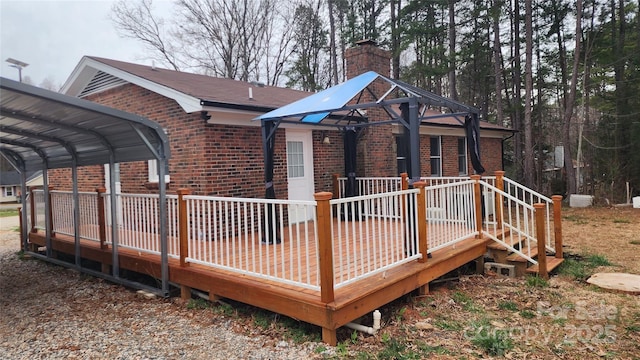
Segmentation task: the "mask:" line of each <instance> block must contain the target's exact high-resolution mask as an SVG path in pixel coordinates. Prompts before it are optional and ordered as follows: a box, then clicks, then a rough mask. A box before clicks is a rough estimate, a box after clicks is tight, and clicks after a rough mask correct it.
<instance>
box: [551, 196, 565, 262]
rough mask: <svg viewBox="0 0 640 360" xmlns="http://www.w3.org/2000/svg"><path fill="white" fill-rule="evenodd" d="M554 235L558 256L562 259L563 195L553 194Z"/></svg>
mask: <svg viewBox="0 0 640 360" xmlns="http://www.w3.org/2000/svg"><path fill="white" fill-rule="evenodd" d="M551 200H553V235H554V239H555V241H556V258H558V259H562V258H563V254H562V195H553V196H552V197H551Z"/></svg>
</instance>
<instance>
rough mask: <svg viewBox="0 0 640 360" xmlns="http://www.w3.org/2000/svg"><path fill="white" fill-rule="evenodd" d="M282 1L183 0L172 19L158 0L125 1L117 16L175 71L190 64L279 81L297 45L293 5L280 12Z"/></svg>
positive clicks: (120, 26)
mask: <svg viewBox="0 0 640 360" xmlns="http://www.w3.org/2000/svg"><path fill="white" fill-rule="evenodd" d="M276 3H277V1H276V0H255V1H250V0H177V1H176V4H175V9H176V12H175V13H174V15H173V16H172V18H171V22H165V20H164V19H159V18H157V17H155V16H154V14H153V11H152V10H153V3H152V0H137V1H126V0H120V1H119V2H118V3H116V4H115V5H114V6H113V7H112V16H111V18H112V21H113V22H114V24H115V25H116V27H117V28H118V30H119V31H120V32H121V33H122V34H123V36H126V37H130V38H133V39H136V40H139V41H140V42H142V43H143V44H145V46H146V47H147V49H148V50H149V53H150V54H151V56H152V58H154V59H158V60H160V61H161V62H162V63H165V64H168V65H169V66H171V67H172V68H174V69H175V70H181V69H185V68H187V67H190V68H195V69H197V70H196V71H199V72H203V73H206V74H209V75H213V76H219V77H227V78H232V79H239V80H245V81H248V80H259V79H260V78H261V77H266V80H267V82H268V83H269V84H271V85H275V84H277V83H278V82H279V79H280V76H281V75H282V74H283V73H284V71H285V70H286V64H287V62H288V61H287V60H288V56H290V54H291V48H292V44H291V34H292V30H291V27H290V26H287V23H286V21H287V16H288V11H289V10H288V9H289V7H284V8H283V10H282V11H278V9H276ZM294 3H295V1H294ZM292 8H295V6H293V7H292Z"/></svg>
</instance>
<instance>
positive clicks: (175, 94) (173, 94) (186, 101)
mask: <svg viewBox="0 0 640 360" xmlns="http://www.w3.org/2000/svg"><path fill="white" fill-rule="evenodd" d="M98 71H102V72H105V73H107V74H110V75H113V76H116V77H118V78H121V79H123V80H125V81H127V82H129V83H132V84H134V85H137V86H140V87H142V88H145V89H147V90H149V91H152V92H155V93H158V94H160V95H162V96H165V97H168V98H170V99H173V100H175V101H176V102H177V103H178V105H180V107H182V109H183V110H184V111H185V112H186V113H194V112H198V111H202V110H203V107H202V105H201V99H199V98H197V97H194V96H191V95H189V94H186V93H184V92H182V91H178V90H176V89H173V88H170V87H167V86H164V85H161V84H158V83H157V82H154V81H151V80H147V79H145V78H142V77H140V76H137V75H134V74H131V73H129V72H127V71H124V70H121V69H118V68H116V67H113V66H110V65H107V64H105V63H103V62H100V61H98V60H96V59H93V58H91V57H88V56H83V57H82V59H81V60H80V62H79V63H78V65H77V66H76V67H75V69H74V70H73V72H72V73H71V75H70V76H69V78H68V79H67V81H66V82H65V84H64V85H63V87H62V89H61V90H60V92H62V93H64V94H67V95H71V96H75V97H77V96H78V95H79V94H80V93H81V92H82V90H83V89H84V88H85V87H86V86H87V84H88V83H89V81H91V79H92V78H93V76H95V74H96V73H97V72H98Z"/></svg>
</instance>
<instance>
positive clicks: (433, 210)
mask: <svg viewBox="0 0 640 360" xmlns="http://www.w3.org/2000/svg"><path fill="white" fill-rule="evenodd" d="M474 185H475V181H473V180H464V181H455V182H445V183H443V184H441V185H432V186H427V187H426V188H425V190H426V191H425V201H426V214H427V222H428V224H429V225H430V226H428V227H427V229H428V230H427V231H428V235H427V238H428V241H429V252H431V251H435V250H438V249H441V248H443V247H446V246H449V245H453V244H455V243H457V242H459V241H462V240H464V239H468V238H469V237H473V236H477V235H478V229H477V226H476V224H477V223H476V208H475V198H474Z"/></svg>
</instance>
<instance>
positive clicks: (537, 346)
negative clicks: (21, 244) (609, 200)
mask: <svg viewBox="0 0 640 360" xmlns="http://www.w3.org/2000/svg"><path fill="white" fill-rule="evenodd" d="M562 226H563V234H564V252H565V259H566V260H565V263H564V264H563V265H562V266H561V267H560V268H559V269H557V270H556V271H554V273H553V274H552V277H551V279H550V280H549V281H543V280H541V279H539V278H532V277H529V278H519V279H511V278H504V277H498V276H486V275H485V276H482V275H475V274H473V273H472V271H470V269H468V270H469V271H464V272H458V273H455V274H449V275H448V276H447V278H449V279H448V280H447V279H444V280H440V281H436V282H434V283H432V286H431V289H430V293H429V294H428V295H426V296H418V295H416V294H410V295H407V296H405V297H403V298H401V299H398V300H396V301H394V302H393V303H391V304H388V305H387V306H385V307H383V308H381V309H380V311H381V312H382V329H381V330H380V331H379V332H378V333H377V334H376V335H373V336H372V335H366V334H363V333H360V332H355V331H353V330H350V329H348V328H341V329H340V330H339V332H338V341H339V344H338V346H336V347H329V346H326V345H324V344H322V343H321V342H320V341H319V340H320V329H319V328H317V327H315V326H311V325H309V324H304V323H300V322H297V321H296V320H294V319H288V318H285V317H281V316H279V315H277V314H273V313H270V312H267V311H264V310H260V309H256V308H252V307H249V306H244V305H242V304H238V303H233V302H229V301H223V302H219V303H209V302H205V301H200V300H197V301H191V302H189V303H184V302H180V301H173V302H172V304H174V306H180V307H187V308H188V309H190V311H192V312H193V316H194V317H197V318H200V319H202V321H205V322H208V321H212V322H213V323H216V321H217V320H219V319H218V318H219V317H223V318H225V317H226V319H227V320H228V319H230V318H231V319H232V325H231V326H232V327H233V328H234V329H235V331H236V332H238V333H241V334H245V335H249V336H254V335H258V334H260V335H267V336H270V337H271V338H273V340H274V341H276V342H277V341H281V340H288V341H293V342H298V343H302V342H312V346H314V347H315V349H316V355H315V356H314V358H316V359H476V358H507V359H580V360H583V359H639V360H640V295H629V294H622V293H615V292H608V291H604V290H602V289H600V288H597V287H595V286H592V285H589V284H588V283H586V281H585V280H586V279H587V278H588V277H589V276H590V275H591V274H593V273H595V272H629V273H633V274H640V209H632V208H630V207H626V208H619V207H606V208H605V207H600V208H586V209H570V208H563V215H562ZM0 233H5V235H6V233H7V231H0ZM3 238H4V239H3ZM15 240H16V237H15V236H11V240H10V241H11V243H10V245H12V246H16V247H17V242H16V241H15ZM3 241H4V242H5V244H4V245H9V243H8V241H9V239H8V238H6V237H5V236H0V242H3ZM470 268H471V267H470ZM158 301H163V300H158ZM361 320H362V322H363V324H367V325H370V324H371V323H372V319H371V317H370V316H369V317H365V318H363V319H361Z"/></svg>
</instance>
